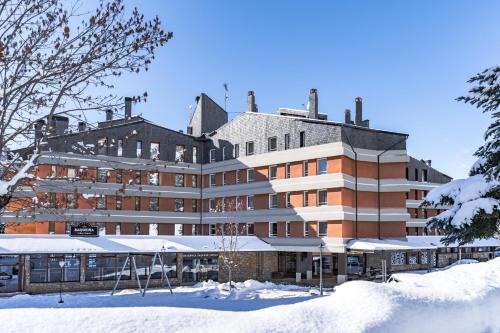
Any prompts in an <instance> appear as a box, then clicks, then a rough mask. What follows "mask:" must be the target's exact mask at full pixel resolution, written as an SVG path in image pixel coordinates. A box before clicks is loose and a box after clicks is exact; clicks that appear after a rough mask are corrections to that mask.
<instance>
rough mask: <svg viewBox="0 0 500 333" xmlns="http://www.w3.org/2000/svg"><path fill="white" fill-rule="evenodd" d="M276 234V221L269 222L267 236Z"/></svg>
mask: <svg viewBox="0 0 500 333" xmlns="http://www.w3.org/2000/svg"><path fill="white" fill-rule="evenodd" d="M276 236H278V223H276V222H269V237H276Z"/></svg>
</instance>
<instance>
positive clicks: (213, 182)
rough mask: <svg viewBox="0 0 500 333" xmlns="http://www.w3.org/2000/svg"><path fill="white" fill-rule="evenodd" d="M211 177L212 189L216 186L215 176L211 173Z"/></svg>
mask: <svg viewBox="0 0 500 333" xmlns="http://www.w3.org/2000/svg"><path fill="white" fill-rule="evenodd" d="M209 177H210V187H214V186H216V182H215V174H213V173H211V174H210V176H209Z"/></svg>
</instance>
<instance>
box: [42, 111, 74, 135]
mask: <svg viewBox="0 0 500 333" xmlns="http://www.w3.org/2000/svg"><path fill="white" fill-rule="evenodd" d="M47 125H48V129H47V133H49V135H63V134H65V133H66V130H67V129H68V125H69V118H68V117H63V116H58V115H52V116H50V117H49V116H47Z"/></svg>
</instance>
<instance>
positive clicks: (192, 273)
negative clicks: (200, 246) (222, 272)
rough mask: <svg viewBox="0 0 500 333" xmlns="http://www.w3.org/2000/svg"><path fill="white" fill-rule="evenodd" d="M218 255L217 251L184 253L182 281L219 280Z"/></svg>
mask: <svg viewBox="0 0 500 333" xmlns="http://www.w3.org/2000/svg"><path fill="white" fill-rule="evenodd" d="M218 257H219V256H218V254H216V253H213V254H212V253H183V254H182V258H183V261H182V267H183V268H182V282H184V283H188V282H199V281H208V280H212V281H217V280H218V279H219V261H218Z"/></svg>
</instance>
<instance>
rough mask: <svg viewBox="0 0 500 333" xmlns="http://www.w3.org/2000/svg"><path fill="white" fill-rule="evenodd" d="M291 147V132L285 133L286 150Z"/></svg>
mask: <svg viewBox="0 0 500 333" xmlns="http://www.w3.org/2000/svg"><path fill="white" fill-rule="evenodd" d="M287 149H290V134H288V133H287V134H285V150H287Z"/></svg>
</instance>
